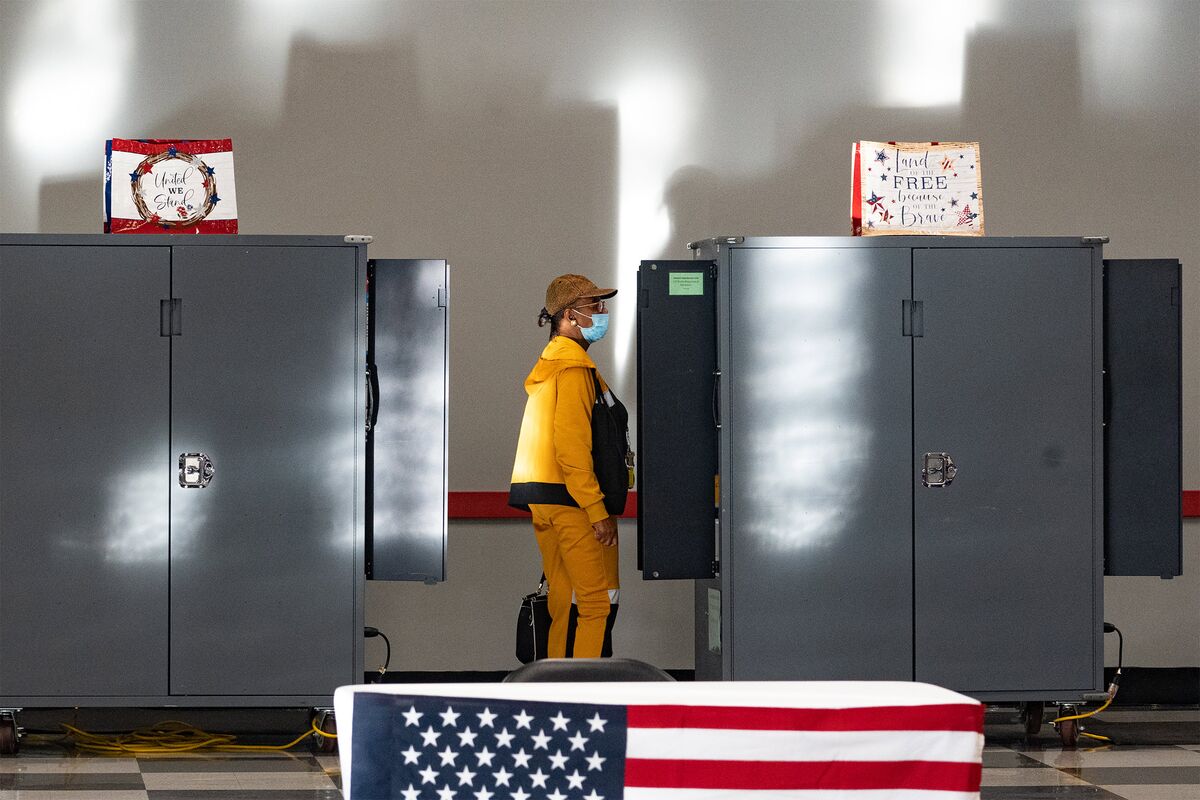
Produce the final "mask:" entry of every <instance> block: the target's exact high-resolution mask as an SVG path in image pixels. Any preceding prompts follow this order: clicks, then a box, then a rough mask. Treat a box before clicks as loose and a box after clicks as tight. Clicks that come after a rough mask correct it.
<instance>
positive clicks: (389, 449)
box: [367, 259, 450, 583]
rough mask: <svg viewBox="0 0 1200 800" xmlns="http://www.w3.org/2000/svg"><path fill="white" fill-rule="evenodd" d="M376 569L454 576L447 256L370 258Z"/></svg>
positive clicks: (371, 564)
mask: <svg viewBox="0 0 1200 800" xmlns="http://www.w3.org/2000/svg"><path fill="white" fill-rule="evenodd" d="M368 270H369V275H370V297H371V303H370V332H369V341H368V348H367V363H368V370H369V373H368V378H369V381H370V384H371V387H372V397H373V398H374V400H373V402H372V403H371V424H370V431H369V433H368V440H367V441H368V448H367V458H368V460H369V464H370V466H369V468H368V470H369V472H370V474H371V475H372V476H373V480H372V481H371V482H370V483H369V484H368V485H367V503H368V507H369V508H370V509H371V511H372V513H371V515H370V516H369V517H368V519H367V576H368V577H369V578H372V579H374V580H405V581H423V582H426V583H435V582H437V581H442V580H445V579H446V511H447V509H446V500H447V495H446V492H447V478H446V455H447V454H446V443H447V433H448V417H447V411H448V397H447V387H448V384H447V380H446V376H447V372H448V369H449V368H448V357H449V356H448V354H449V327H448V320H447V316H446V315H447V313H448V310H449V289H450V283H449V280H450V273H449V268H448V267H447V265H446V262H445V261H443V260H441V259H375V260H372V261H371V262H370V264H369V268H368Z"/></svg>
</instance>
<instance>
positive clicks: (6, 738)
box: [0, 717, 20, 756]
mask: <svg viewBox="0 0 1200 800" xmlns="http://www.w3.org/2000/svg"><path fill="white" fill-rule="evenodd" d="M19 748H20V745H19V743H18V740H17V721H16V720H14V719H13V718H12V717H0V755H5V756H11V755H16V753H17V750H18V749H19Z"/></svg>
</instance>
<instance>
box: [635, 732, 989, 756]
mask: <svg viewBox="0 0 1200 800" xmlns="http://www.w3.org/2000/svg"><path fill="white" fill-rule="evenodd" d="M982 751H983V736H981V735H980V734H978V733H972V732H970V731H745V730H724V729H722V730H713V729H708V728H630V729H629V731H628V739H627V744H626V748H625V754H626V757H627V758H649V759H658V758H665V759H686V760H697V761H708V760H711V761H955V762H967V763H976V764H977V763H979V758H980V753H981V752H982Z"/></svg>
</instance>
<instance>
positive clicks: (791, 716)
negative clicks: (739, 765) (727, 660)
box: [626, 703, 983, 733]
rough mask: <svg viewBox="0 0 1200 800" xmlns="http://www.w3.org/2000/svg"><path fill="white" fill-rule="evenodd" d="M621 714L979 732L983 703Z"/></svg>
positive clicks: (643, 724) (772, 726) (727, 723)
mask: <svg viewBox="0 0 1200 800" xmlns="http://www.w3.org/2000/svg"><path fill="white" fill-rule="evenodd" d="M626 719H627V722H628V725H629V727H631V728H711V729H718V730H749V731H906V730H908V731H967V732H974V733H983V706H982V705H980V704H979V703H970V704H966V703H963V704H945V705H925V706H880V707H875V708H763V707H758V708H756V707H753V706H750V707H740V706H629V708H628V710H627V711H626Z"/></svg>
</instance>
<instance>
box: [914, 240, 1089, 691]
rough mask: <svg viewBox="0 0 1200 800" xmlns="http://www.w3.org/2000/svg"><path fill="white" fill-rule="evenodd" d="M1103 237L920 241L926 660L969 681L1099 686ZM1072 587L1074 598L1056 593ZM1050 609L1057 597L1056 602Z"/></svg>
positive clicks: (917, 568) (918, 436) (924, 673)
mask: <svg viewBox="0 0 1200 800" xmlns="http://www.w3.org/2000/svg"><path fill="white" fill-rule="evenodd" d="M1095 250H1096V248H1092V247H1084V246H1074V247H1046V246H1043V247H993V248H978V249H976V248H966V247H960V248H953V249H949V248H946V249H914V250H913V251H912V259H913V298H914V299H915V300H917V301H918V302H921V303H922V304H923V321H924V331H923V335H922V336H920V337H913V338H912V339H911V341H912V350H913V376H912V390H913V420H914V422H915V428H914V439H913V443H914V454H915V455H916V457H917V458H918V459H920V458H922V457H923V454H925V453H930V452H933V453H939V452H946V453H949V454H950V455H951V457H952V459H953V461H954V463H955V464H956V468H957V476H956V477H955V478H954V480H953V483H951V484H950V485H949V486H947V487H944V488H926V487H925V486H923V485H922V482H921V479H920V475H919V473H918V472H917V471H916V469H915V468H914V469H910V470H909V472H910V477H911V479H912V486H913V490H912V496H913V497H914V498H915V506H914V514H913V525H914V528H913V555H914V558H913V568H914V571H913V575H914V584H913V585H914V590H915V591H914V602H915V607H914V616H913V618H914V620H915V624H916V629H915V631H914V641H915V647H916V653H915V656H916V658H915V661H914V664H915V677H916V679H917V680H921V681H928V682H930V683H935V684H938V685H942V686H952V687H954V688H955V689H959V690H964V691H969V692H973V693H978V694H981V693H985V692H996V691H1019V690H1054V691H1065V692H1070V691H1083V690H1087V689H1089V688H1100V683H1099V677H1098V675H1097V674H1096V670H1097V667H1098V665H1099V664H1100V663H1101V659H1102V657H1103V652H1102V649H1101V644H1100V636H1099V631H1100V627H1101V625H1100V623H1101V619H1100V614H1101V611H1102V608H1103V604H1102V602H1101V600H1100V589H1101V585H1100V580H1099V574H1100V558H1101V552H1102V548H1101V540H1100V535H1101V531H1102V513H1103V505H1102V493H1101V488H1102V487H1101V486H1100V482H1101V478H1102V470H1101V466H1102V457H1101V453H1102V444H1103V443H1102V441H1101V436H1102V425H1101V418H1100V396H1101V391H1100V383H1099V381H1100V377H1101V371H1102V360H1101V349H1100V348H1101V337H1100V330H1099V327H1098V326H1099V322H1100V298H1101V286H1100V272H1099V266H1100V265H1099V259H1098V255H1097V253H1096V252H1095ZM1058 592H1061V593H1063V594H1064V595H1065V596H1066V597H1069V598H1070V600H1069V602H1059V603H1048V602H1047V601H1048V600H1049V599H1050V598H1051V597H1053V596H1055V594H1056V593H1058ZM1048 608H1052V611H1048Z"/></svg>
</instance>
